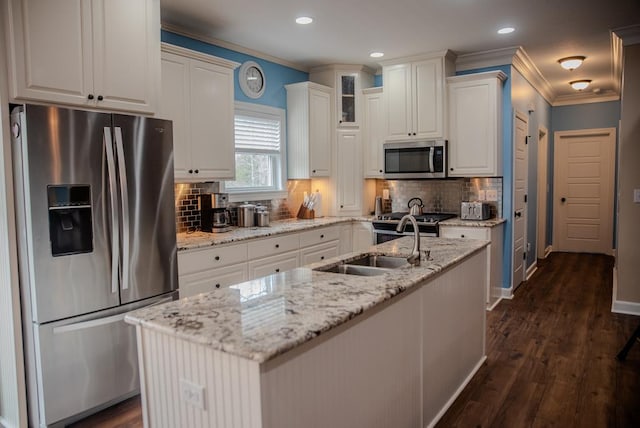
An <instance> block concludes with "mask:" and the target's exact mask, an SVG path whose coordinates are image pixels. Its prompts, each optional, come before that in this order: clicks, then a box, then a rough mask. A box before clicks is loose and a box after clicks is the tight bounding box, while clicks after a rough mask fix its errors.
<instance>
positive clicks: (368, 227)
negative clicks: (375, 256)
mask: <svg viewBox="0 0 640 428" xmlns="http://www.w3.org/2000/svg"><path fill="white" fill-rule="evenodd" d="M352 237H353V238H352V241H353V248H352V251H353V252H362V251H368V250H369V248H370V247H371V246H372V245H373V225H372V224H371V222H368V221H357V222H354V223H353V233H352Z"/></svg>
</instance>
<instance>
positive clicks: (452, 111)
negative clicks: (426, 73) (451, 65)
mask: <svg viewBox="0 0 640 428" xmlns="http://www.w3.org/2000/svg"><path fill="white" fill-rule="evenodd" d="M506 77H507V76H506V75H505V74H504V73H503V72H501V71H490V72H486V73H477V74H468V75H462V76H455V77H449V78H448V79H447V82H448V88H449V89H448V92H449V174H448V175H449V176H450V177H493V176H501V175H502V133H501V129H502V82H503V81H504V80H505V79H506Z"/></svg>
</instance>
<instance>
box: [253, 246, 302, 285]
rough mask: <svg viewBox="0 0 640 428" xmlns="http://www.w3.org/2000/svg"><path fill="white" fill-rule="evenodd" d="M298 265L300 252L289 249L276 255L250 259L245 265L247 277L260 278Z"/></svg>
mask: <svg viewBox="0 0 640 428" xmlns="http://www.w3.org/2000/svg"><path fill="white" fill-rule="evenodd" d="M299 265H300V253H299V252H298V251H297V250H296V251H290V252H288V253H283V254H279V255H277V256H271V257H264V258H262V259H257V260H252V261H250V262H249V263H248V264H247V266H248V269H249V279H254V278H261V277H263V276H267V275H271V274H274V273H279V272H284V271H286V270H291V269H295V268H297V267H298V266H299Z"/></svg>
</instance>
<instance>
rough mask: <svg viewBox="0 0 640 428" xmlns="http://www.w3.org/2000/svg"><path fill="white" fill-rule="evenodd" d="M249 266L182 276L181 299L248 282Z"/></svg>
mask: <svg viewBox="0 0 640 428" xmlns="http://www.w3.org/2000/svg"><path fill="white" fill-rule="evenodd" d="M247 279H249V278H248V276H247V264H246V263H240V264H237V265H235V266H227V267H224V268H219V269H212V270H205V271H203V272H198V273H192V274H187V275H182V276H180V298H183V297H189V296H194V295H196V294H199V293H207V292H209V291H213V290H215V289H217V288H222V287H228V286H230V285H233V284H238V283H240V282H243V281H246V280H247Z"/></svg>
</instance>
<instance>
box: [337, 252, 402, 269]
mask: <svg viewBox="0 0 640 428" xmlns="http://www.w3.org/2000/svg"><path fill="white" fill-rule="evenodd" d="M348 264H350V265H358V266H372V267H378V268H387V269H397V268H400V267H403V266H407V265H408V264H409V262H407V258H406V257H392V256H382V255H378V254H367V255H365V256H362V257H360V258H358V259H355V260H350V261H349V262H348Z"/></svg>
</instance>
